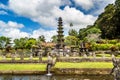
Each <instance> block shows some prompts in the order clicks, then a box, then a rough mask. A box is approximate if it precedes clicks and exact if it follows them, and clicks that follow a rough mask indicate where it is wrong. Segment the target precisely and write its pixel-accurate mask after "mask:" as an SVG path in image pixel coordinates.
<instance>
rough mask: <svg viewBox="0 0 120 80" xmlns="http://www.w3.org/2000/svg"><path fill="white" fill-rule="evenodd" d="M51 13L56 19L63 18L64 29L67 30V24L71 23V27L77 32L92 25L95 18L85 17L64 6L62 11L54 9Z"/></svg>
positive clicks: (75, 10)
mask: <svg viewBox="0 0 120 80" xmlns="http://www.w3.org/2000/svg"><path fill="white" fill-rule="evenodd" d="M53 13H54V15H55V16H56V17H59V16H61V17H63V21H64V27H65V28H66V29H69V28H70V27H69V24H70V23H73V25H74V26H73V27H74V28H75V29H76V30H79V29H80V28H85V27H86V26H87V25H92V24H93V23H94V21H95V20H96V17H94V16H92V15H85V14H84V13H83V12H81V11H79V10H77V9H75V8H70V7H69V6H66V7H65V8H64V10H61V9H59V8H56V9H54V11H53Z"/></svg>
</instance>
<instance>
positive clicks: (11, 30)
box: [0, 21, 29, 39]
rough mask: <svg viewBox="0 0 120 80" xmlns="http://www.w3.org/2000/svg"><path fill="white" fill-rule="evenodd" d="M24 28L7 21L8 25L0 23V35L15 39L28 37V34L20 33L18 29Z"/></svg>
mask: <svg viewBox="0 0 120 80" xmlns="http://www.w3.org/2000/svg"><path fill="white" fill-rule="evenodd" d="M22 27H24V25H23V24H18V23H16V22H12V21H8V23H6V22H3V21H0V33H1V35H3V36H7V37H11V38H13V39H15V38H21V37H29V34H28V33H26V32H22V31H20V30H19V29H20V28H22Z"/></svg>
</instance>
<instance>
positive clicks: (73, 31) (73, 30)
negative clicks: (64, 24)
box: [68, 29, 78, 37]
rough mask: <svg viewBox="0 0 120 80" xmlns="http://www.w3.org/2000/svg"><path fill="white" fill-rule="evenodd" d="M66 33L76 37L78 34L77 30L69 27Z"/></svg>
mask: <svg viewBox="0 0 120 80" xmlns="http://www.w3.org/2000/svg"><path fill="white" fill-rule="evenodd" d="M68 34H69V35H70V36H76V37H77V36H78V33H77V31H76V30H75V29H70V30H69V32H68Z"/></svg>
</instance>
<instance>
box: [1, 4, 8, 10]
mask: <svg viewBox="0 0 120 80" xmlns="http://www.w3.org/2000/svg"><path fill="white" fill-rule="evenodd" d="M0 9H5V10H7V9H8V7H7V6H6V5H4V4H2V3H0Z"/></svg>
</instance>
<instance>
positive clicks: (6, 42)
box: [0, 36, 11, 48]
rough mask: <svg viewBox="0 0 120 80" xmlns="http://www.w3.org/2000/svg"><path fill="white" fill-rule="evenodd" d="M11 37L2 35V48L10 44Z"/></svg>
mask: <svg viewBox="0 0 120 80" xmlns="http://www.w3.org/2000/svg"><path fill="white" fill-rule="evenodd" d="M10 42H11V39H10V38H8V37H5V36H1V37H0V48H5V47H6V46H8V44H10Z"/></svg>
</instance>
